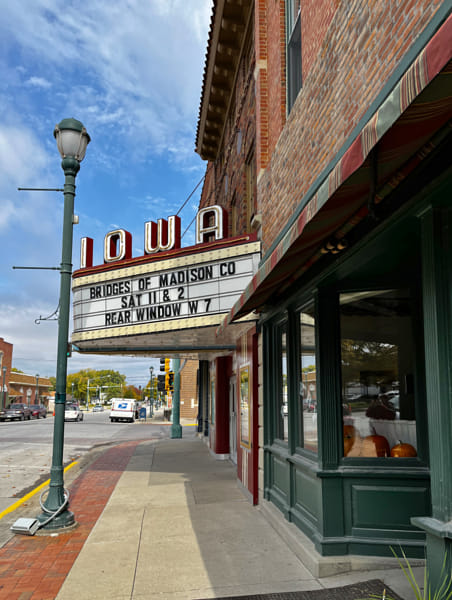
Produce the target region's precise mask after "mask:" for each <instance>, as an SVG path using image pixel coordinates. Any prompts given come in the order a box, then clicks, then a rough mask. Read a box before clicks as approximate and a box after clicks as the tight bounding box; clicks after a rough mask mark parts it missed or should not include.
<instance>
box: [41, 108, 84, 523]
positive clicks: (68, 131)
mask: <svg viewBox="0 0 452 600" xmlns="http://www.w3.org/2000/svg"><path fill="white" fill-rule="evenodd" d="M53 135H54V137H55V139H56V142H57V147H58V151H59V153H60V155H61V158H62V162H61V167H62V169H63V171H64V211H63V237H62V252H61V266H60V305H59V315H58V346H57V365H56V387H55V389H56V391H55V419H54V428H53V453H52V467H51V469H50V485H49V493H48V494H47V498H46V500H45V502H44V507H45V509H46V510H47V511H50V512H52V513H53V512H56V511H57V510H59V509H60V508H61V506H63V504H64V502H65V499H66V498H65V490H64V481H63V446H64V407H65V403H66V377H67V344H68V335H69V312H70V302H71V276H72V235H73V231H72V226H73V224H74V197H75V177H76V175H77V173H78V171H79V169H80V162H81V161H82V160H83V158H84V157H85V152H86V147H87V145H88V143H89V141H90V137H89V135H88V133H87V132H86V129H85V127H84V126H83V125H82V123H80V121H77V120H76V119H63V120H62V121H61V122H60V123H59V124H58V125H56V127H55V130H54V132H53ZM37 518H38V520H39V521H41V522H42V523H43V522H44V521H47V520H48V518H49V514H48V513H46V512H43V513H41V514H40V515H39V516H38V517H37ZM74 522H75V518H74V514H73V513H72V512H70V511H69V510H68V506H67V505H66V507H65V508H64V510H62V511H61V512H60V513H59V514H58V515H57V516H56V517H55V518H54V519H52V520H51V521H50V522H49V523H47V524H46V525H44V528H45V529H50V530H55V529H60V528H63V527H70V526H71V525H73V523H74Z"/></svg>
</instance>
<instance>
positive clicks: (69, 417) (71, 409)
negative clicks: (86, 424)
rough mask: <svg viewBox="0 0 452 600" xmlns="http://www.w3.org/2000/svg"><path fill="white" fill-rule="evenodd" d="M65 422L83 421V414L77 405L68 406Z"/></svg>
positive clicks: (65, 411) (65, 410) (65, 412)
mask: <svg viewBox="0 0 452 600" xmlns="http://www.w3.org/2000/svg"><path fill="white" fill-rule="evenodd" d="M64 420H65V421H83V413H82V411H81V410H80V407H79V406H78V405H77V404H66V408H65V409H64Z"/></svg>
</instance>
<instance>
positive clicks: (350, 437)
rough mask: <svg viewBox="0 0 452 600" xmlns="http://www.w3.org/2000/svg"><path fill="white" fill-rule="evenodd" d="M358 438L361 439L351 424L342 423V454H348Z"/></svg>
mask: <svg viewBox="0 0 452 600" xmlns="http://www.w3.org/2000/svg"><path fill="white" fill-rule="evenodd" d="M358 438H359V439H361V438H360V436H359V434H358V432H357V430H356V428H355V427H353V425H344V456H348V455H349V454H350V451H351V449H352V448H353V445H354V443H355V442H356V440H357V439H358Z"/></svg>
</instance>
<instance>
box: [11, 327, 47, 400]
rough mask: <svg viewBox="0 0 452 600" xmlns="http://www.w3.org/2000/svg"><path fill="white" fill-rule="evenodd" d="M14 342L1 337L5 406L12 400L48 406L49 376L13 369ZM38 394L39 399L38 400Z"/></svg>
mask: <svg viewBox="0 0 452 600" xmlns="http://www.w3.org/2000/svg"><path fill="white" fill-rule="evenodd" d="M12 362H13V344H10V343H9V342H6V341H5V340H4V339H3V338H0V369H1V370H0V376H1V384H2V385H4V386H5V387H4V396H3V407H4V408H5V407H7V406H8V405H9V404H10V403H11V402H23V403H25V404H37V403H38V402H39V403H40V404H45V405H46V406H48V401H49V397H50V388H51V387H52V383H51V381H50V379H48V378H47V377H39V375H27V374H25V373H17V372H16V371H12V370H11V369H12ZM36 394H38V397H39V400H36Z"/></svg>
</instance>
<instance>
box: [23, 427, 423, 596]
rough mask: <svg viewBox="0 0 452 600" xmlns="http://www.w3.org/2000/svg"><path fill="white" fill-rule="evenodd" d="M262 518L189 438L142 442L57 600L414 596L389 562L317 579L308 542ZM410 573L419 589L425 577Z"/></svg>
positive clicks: (232, 470) (231, 475)
mask: <svg viewBox="0 0 452 600" xmlns="http://www.w3.org/2000/svg"><path fill="white" fill-rule="evenodd" d="M270 512H271V511H270ZM263 513H264V510H263V509H262V508H261V507H253V506H252V505H251V504H250V503H249V501H248V500H247V499H246V498H245V496H244V494H243V493H242V491H241V490H240V489H239V487H238V485H237V479H236V467H235V466H234V465H232V464H231V463H230V462H228V461H216V460H215V459H214V458H213V457H212V456H211V454H210V452H209V450H208V449H207V447H206V446H205V444H204V443H203V442H202V441H201V440H200V439H199V438H197V437H196V436H195V435H194V434H193V435H190V436H188V435H187V436H186V437H185V438H184V439H180V440H170V439H166V440H159V441H145V442H142V443H140V444H138V445H137V446H136V448H135V450H134V452H133V454H132V455H131V458H130V461H129V462H128V464H127V467H126V468H125V470H124V472H123V474H122V475H121V476H120V478H119V480H118V482H117V483H116V486H115V488H114V490H113V492H112V494H111V496H110V498H109V501H108V502H107V504H106V506H105V509H104V510H103V512H102V514H101V516H100V518H98V520H97V522H96V523H95V525H94V526H93V528H92V530H91V533H90V534H89V536H88V537H87V539H86V541H85V542H84V545H83V547H82V549H81V551H80V553H79V555H78V558H77V559H76V560H75V562H74V563H73V565H72V568H71V569H70V571H69V573H68V575H67V576H66V579H65V581H64V583H63V585H62V587H61V589H60V591H59V593H58V595H57V598H58V600H85V599H86V600H88V599H89V600H96V599H99V600H100V599H102V600H105V599H106V598H108V599H109V600H126V599H127V600H131V599H134V600H144V599H147V600H153V599H157V598H158V599H160V600H161V599H163V600H172V599H178V600H179V599H187V600H189V599H200V598H218V597H222V596H240V595H246V594H264V593H277V592H286V591H287V592H289V591H301V590H315V589H322V588H333V587H338V586H342V585H347V584H350V583H354V582H357V581H366V580H369V579H375V578H377V579H382V580H383V581H384V582H385V584H386V585H388V586H389V587H390V588H392V590H394V591H395V592H396V593H398V594H399V595H400V596H401V597H403V598H405V599H406V600H408V599H409V598H410V597H411V596H410V588H409V585H408V583H407V582H406V580H405V578H404V576H403V574H402V573H401V571H400V569H399V568H398V567H397V566H396V565H395V564H394V562H393V561H391V560H388V559H385V560H378V559H375V558H373V559H372V558H370V559H368V560H367V561H366V560H361V559H357V560H356V561H352V564H351V563H350V564H347V565H346V566H345V567H344V565H342V567H341V560H339V561H335V560H333V561H332V560H331V559H325V560H326V561H327V562H326V563H325V564H324V566H325V565H326V566H328V564H330V565H333V564H336V568H337V569H341V568H348V567H350V566H352V567H353V568H360V569H366V568H367V569H369V568H370V565H372V568H373V569H374V570H360V571H351V572H347V573H342V574H339V575H334V576H330V577H319V576H317V577H316V576H314V575H313V574H312V564H313V562H315V561H314V558H313V557H311V560H310V563H311V564H310V565H309V566H310V568H311V571H310V570H308V569H307V568H306V566H305V564H303V562H307V561H306V560H305V558H306V557H309V556H310V552H311V546H310V544H309V542H308V541H307V540H305V539H304V537H303V536H299V540H298V543H299V548H300V547H301V548H302V550H301V551H300V550H297V548H296V544H294V540H293V539H292V540H291V541H290V544H289V543H287V537H286V530H285V528H284V524H281V527H280V526H279V525H278V520H277V517H275V516H273V518H271V520H269V519H268V518H266V517H264V514H263ZM76 516H77V515H76ZM270 516H271V515H270ZM278 530H279V531H278ZM290 535H291V537H292V538H293V536H294V533H293V531H291V533H290ZM295 535H296V534H295ZM303 545H304V548H303ZM302 561H303V562H302ZM308 562H309V561H308ZM342 562H344V561H342ZM327 563H328V564H327ZM345 563H346V561H345ZM375 568H377V569H378V570H375ZM314 570H315V569H314ZM414 570H415V572H416V574H417V577H418V581H422V573H423V569H421V568H416V569H414ZM324 571H325V572H328V569H326V570H325V569H324ZM33 597H34V596H33Z"/></svg>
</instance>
